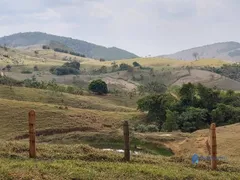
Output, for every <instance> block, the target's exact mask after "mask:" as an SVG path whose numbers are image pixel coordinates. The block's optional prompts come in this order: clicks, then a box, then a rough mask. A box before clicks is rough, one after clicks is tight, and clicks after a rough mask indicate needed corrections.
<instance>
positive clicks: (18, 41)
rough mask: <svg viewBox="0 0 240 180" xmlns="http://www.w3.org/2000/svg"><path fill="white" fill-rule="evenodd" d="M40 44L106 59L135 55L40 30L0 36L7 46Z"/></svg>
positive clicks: (0, 42)
mask: <svg viewBox="0 0 240 180" xmlns="http://www.w3.org/2000/svg"><path fill="white" fill-rule="evenodd" d="M42 44H44V45H51V46H53V45H54V44H55V45H56V44H57V47H59V46H60V47H64V46H65V49H71V50H72V51H74V52H77V53H81V54H84V55H85V56H87V57H90V58H96V59H100V58H104V59H106V60H116V59H128V58H135V57H137V55H135V54H133V53H130V52H128V51H125V50H122V49H119V48H116V47H111V48H107V47H104V46H99V45H96V44H92V43H88V42H85V41H82V40H77V39H72V38H68V37H61V36H55V35H51V34H46V33H41V32H26V33H18V34H13V35H10V36H4V37H2V38H0V45H7V46H9V47H21V46H31V45H42Z"/></svg>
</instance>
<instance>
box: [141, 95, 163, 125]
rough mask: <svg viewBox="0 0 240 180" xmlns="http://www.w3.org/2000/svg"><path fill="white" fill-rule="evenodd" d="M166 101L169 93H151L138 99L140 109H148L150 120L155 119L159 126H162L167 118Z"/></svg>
mask: <svg viewBox="0 0 240 180" xmlns="http://www.w3.org/2000/svg"><path fill="white" fill-rule="evenodd" d="M166 103H167V95H166V94H157V95H149V96H146V97H144V98H142V99H140V100H138V102H137V105H138V109H139V110H141V111H148V120H149V121H155V122H157V123H158V125H159V127H161V126H162V124H163V123H164V122H165V120H166V110H167V106H166Z"/></svg>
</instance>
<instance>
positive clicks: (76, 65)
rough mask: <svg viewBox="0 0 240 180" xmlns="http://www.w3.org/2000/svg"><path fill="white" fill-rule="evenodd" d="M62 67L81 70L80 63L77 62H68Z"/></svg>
mask: <svg viewBox="0 0 240 180" xmlns="http://www.w3.org/2000/svg"><path fill="white" fill-rule="evenodd" d="M62 67H69V68H74V69H77V70H79V69H80V63H79V62H77V61H73V62H66V63H64V64H63V66H62Z"/></svg>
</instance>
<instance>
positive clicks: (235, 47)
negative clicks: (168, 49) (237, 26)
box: [158, 41, 240, 62]
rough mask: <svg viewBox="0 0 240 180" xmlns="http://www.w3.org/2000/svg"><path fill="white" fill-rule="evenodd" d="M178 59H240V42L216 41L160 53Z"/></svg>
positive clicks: (235, 60)
mask: <svg viewBox="0 0 240 180" xmlns="http://www.w3.org/2000/svg"><path fill="white" fill-rule="evenodd" d="M158 57H166V58H171V59H178V60H197V59H206V58H216V59H222V60H228V61H234V62H239V61H240V43H238V42H235V41H226V42H217V43H213V44H207V45H203V46H197V47H193V48H189V49H185V50H181V51H178V52H176V53H173V54H167V55H161V56H158Z"/></svg>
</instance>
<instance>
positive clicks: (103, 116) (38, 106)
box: [0, 85, 139, 138]
mask: <svg viewBox="0 0 240 180" xmlns="http://www.w3.org/2000/svg"><path fill="white" fill-rule="evenodd" d="M114 98H116V97H114ZM62 99H63V100H64V103H62ZM117 102H118V101H117ZM119 104H121V102H120V103H119ZM62 105H64V106H67V107H68V110H65V109H64V110H61V109H59V108H58V107H59V106H62ZM30 109H35V110H36V111H37V114H38V121H39V122H40V123H39V125H38V127H39V129H44V128H58V129H59V128H64V127H65V128H73V127H82V126H87V127H92V128H94V129H97V130H100V129H101V125H102V124H110V125H112V126H113V127H114V124H115V123H116V124H119V123H121V121H122V120H125V119H129V118H131V117H133V116H135V115H138V114H139V113H138V112H136V109H135V108H128V107H124V106H120V105H116V104H114V103H113V100H111V97H106V98H104V97H95V96H75V95H70V94H62V95H61V94H55V93H52V92H50V91H44V90H37V89H29V88H18V87H13V89H12V90H11V89H9V87H7V86H2V85H1V86H0V113H1V114H2V115H3V116H2V118H1V124H2V130H1V132H0V137H1V138H4V137H5V136H6V137H9V136H10V135H11V134H12V133H15V134H18V133H20V132H24V129H25V126H26V123H27V121H26V120H27V113H28V111H29V110H30ZM9 112H11V113H9ZM116 112H117V113H116ZM9 119H14V123H11V122H9ZM116 126H118V125H116ZM116 126H115V127H116Z"/></svg>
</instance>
